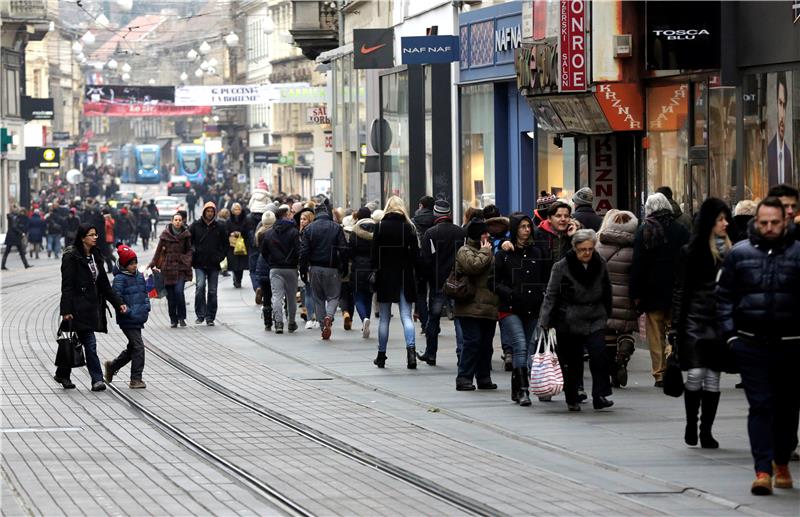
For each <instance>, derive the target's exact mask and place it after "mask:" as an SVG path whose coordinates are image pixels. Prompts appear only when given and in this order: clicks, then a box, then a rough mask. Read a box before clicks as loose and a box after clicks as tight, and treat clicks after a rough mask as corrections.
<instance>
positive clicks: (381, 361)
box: [372, 352, 386, 368]
mask: <svg viewBox="0 0 800 517" xmlns="http://www.w3.org/2000/svg"><path fill="white" fill-rule="evenodd" d="M372 364H374V365H375V366H377V367H378V368H384V367H386V352H378V357H376V358H375V360H374V361H372Z"/></svg>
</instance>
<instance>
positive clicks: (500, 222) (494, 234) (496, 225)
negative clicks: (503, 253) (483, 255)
mask: <svg viewBox="0 0 800 517" xmlns="http://www.w3.org/2000/svg"><path fill="white" fill-rule="evenodd" d="M486 228H487V229H488V231H489V235H490V236H491V238H492V252H494V253H497V250H499V249H500V245H501V244H503V241H505V240H506V239H508V236H509V231H508V228H509V219H508V217H504V216H498V217H490V218H489V219H487V220H486Z"/></svg>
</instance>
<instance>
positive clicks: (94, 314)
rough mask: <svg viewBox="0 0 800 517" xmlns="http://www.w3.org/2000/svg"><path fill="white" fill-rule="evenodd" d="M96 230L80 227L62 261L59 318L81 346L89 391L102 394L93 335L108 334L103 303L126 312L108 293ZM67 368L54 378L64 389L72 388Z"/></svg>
mask: <svg viewBox="0 0 800 517" xmlns="http://www.w3.org/2000/svg"><path fill="white" fill-rule="evenodd" d="M97 236H98V233H97V228H96V227H95V226H93V225H88V224H82V225H80V226H79V227H78V233H77V235H76V236H75V242H74V244H73V245H72V246H71V247H70V248H67V249H66V250H65V251H64V255H63V256H62V258H61V318H62V327H63V328H64V329H66V330H71V331H74V332H75V333H76V334H77V335H78V339H79V340H80V342H81V343H83V347H84V351H85V354H86V367H87V368H88V370H89V374H90V375H91V377H92V391H103V390H104V389H106V385H105V384H104V383H103V370H102V368H101V366H100V359H99V358H98V357H97V340H96V338H95V335H94V333H95V332H104V333H105V332H108V328H107V320H106V301H109V302H111V305H113V306H114V308H115V309H117V310H118V311H120V312H122V313H125V312H127V311H128V308H127V307H126V306H125V305H124V304H123V303H122V299H121V298H120V297H119V296H118V295H117V294H116V293H115V292H114V291H113V290H112V289H111V284H110V283H109V281H108V276H107V275H106V272H105V270H104V269H103V255H102V254H101V253H100V249H99V248H98V247H97ZM70 373H71V368H70V367H68V366H67V367H64V366H59V367H58V368H57V369H56V375H55V377H53V379H55V381H56V382H58V383H59V384H61V385H62V386H63V387H64V388H65V389H71V388H74V387H75V385H74V384H73V383H72V381H71V380H70Z"/></svg>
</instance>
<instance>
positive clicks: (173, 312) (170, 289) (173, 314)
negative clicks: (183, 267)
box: [164, 279, 186, 323]
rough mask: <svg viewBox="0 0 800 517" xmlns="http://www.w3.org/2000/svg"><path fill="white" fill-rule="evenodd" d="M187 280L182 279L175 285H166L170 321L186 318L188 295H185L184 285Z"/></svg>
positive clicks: (174, 321) (176, 321)
mask: <svg viewBox="0 0 800 517" xmlns="http://www.w3.org/2000/svg"><path fill="white" fill-rule="evenodd" d="M185 284H186V281H185V280H183V279H181V280H178V282H177V283H176V284H174V285H166V286H164V287H166V288H167V308H168V312H169V321H170V323H178V321H179V320H185V319H186V297H185V296H184V295H183V287H184V285H185Z"/></svg>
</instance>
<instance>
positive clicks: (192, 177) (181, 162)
mask: <svg viewBox="0 0 800 517" xmlns="http://www.w3.org/2000/svg"><path fill="white" fill-rule="evenodd" d="M175 161H176V162H177V171H176V174H179V175H182V176H186V177H187V178H188V179H189V181H190V182H192V184H193V185H196V186H203V185H204V183H205V181H206V168H207V167H208V157H207V155H206V150H205V147H203V146H202V145H198V144H180V145H178V147H177V148H176V149H175Z"/></svg>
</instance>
